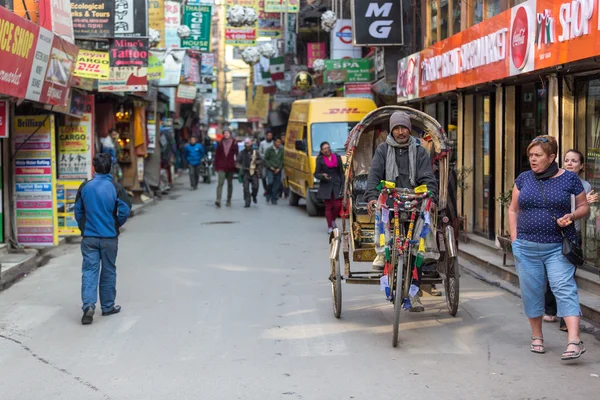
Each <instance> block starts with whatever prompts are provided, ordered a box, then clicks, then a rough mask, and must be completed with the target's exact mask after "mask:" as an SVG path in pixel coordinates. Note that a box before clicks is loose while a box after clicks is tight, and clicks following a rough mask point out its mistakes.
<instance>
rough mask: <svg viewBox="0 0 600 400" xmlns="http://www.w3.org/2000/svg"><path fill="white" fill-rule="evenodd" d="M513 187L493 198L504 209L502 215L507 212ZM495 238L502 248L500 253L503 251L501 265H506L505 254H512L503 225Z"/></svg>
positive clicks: (510, 242)
mask: <svg viewBox="0 0 600 400" xmlns="http://www.w3.org/2000/svg"><path fill="white" fill-rule="evenodd" d="M513 187H514V184H513V186H512V187H511V188H510V190H508V191H506V192H503V193H500V194H499V195H498V197H496V198H495V199H494V200H496V201H497V202H498V203H499V204H500V207H502V209H503V210H504V215H506V214H507V211H508V206H509V205H510V202H511V201H512V191H513ZM497 238H498V243H499V244H500V249H502V253H504V255H503V257H502V265H506V256H507V255H508V254H512V241H511V240H510V232H507V231H505V230H504V227H502V228H501V229H500V234H499V235H498V236H497Z"/></svg>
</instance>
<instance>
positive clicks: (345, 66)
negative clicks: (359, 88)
mask: <svg viewBox="0 0 600 400" xmlns="http://www.w3.org/2000/svg"><path fill="white" fill-rule="evenodd" d="M372 80H373V63H372V60H371V59H368V58H351V59H342V60H325V83H344V82H371V81H372Z"/></svg>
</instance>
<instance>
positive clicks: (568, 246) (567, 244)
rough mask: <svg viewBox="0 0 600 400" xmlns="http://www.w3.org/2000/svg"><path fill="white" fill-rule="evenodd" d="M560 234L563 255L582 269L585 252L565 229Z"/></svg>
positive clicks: (545, 202) (542, 190)
mask: <svg viewBox="0 0 600 400" xmlns="http://www.w3.org/2000/svg"><path fill="white" fill-rule="evenodd" d="M537 182H538V184H539V185H540V191H541V192H542V198H543V199H544V204H545V205H546V210H548V213H549V214H550V217H552V220H553V221H554V222H556V217H555V216H554V215H552V213H551V212H550V209H549V208H548V202H547V201H546V195H545V194H544V189H543V188H542V183H541V182H540V181H539V180H538V181H537ZM560 234H561V236H562V253H563V256H565V257H566V259H567V260H569V262H570V263H571V264H573V265H575V266H576V267H581V266H582V265H583V262H584V259H583V250H582V249H581V247H579V246H578V245H577V243H573V242H572V241H571V239H569V238H568V237H567V235H565V231H564V230H563V228H560Z"/></svg>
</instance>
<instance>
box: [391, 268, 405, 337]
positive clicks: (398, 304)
mask: <svg viewBox="0 0 600 400" xmlns="http://www.w3.org/2000/svg"><path fill="white" fill-rule="evenodd" d="M403 261H404V258H403V257H402V256H401V257H400V260H399V262H398V259H397V258H395V259H392V262H394V264H392V265H396V268H395V272H394V274H395V275H396V282H395V284H396V293H394V325H393V332H394V333H393V336H392V346H393V347H397V346H398V335H399V330H400V313H401V312H402V274H403V270H404V263H403ZM395 262H397V263H395Z"/></svg>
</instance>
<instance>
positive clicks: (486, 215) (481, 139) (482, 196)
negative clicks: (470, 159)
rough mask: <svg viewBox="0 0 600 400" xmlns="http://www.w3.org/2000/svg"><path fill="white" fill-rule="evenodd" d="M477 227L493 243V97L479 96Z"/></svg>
mask: <svg viewBox="0 0 600 400" xmlns="http://www.w3.org/2000/svg"><path fill="white" fill-rule="evenodd" d="M474 133H475V135H474V136H475V158H474V160H475V161H474V167H475V168H474V174H475V175H474V179H475V191H474V192H473V193H474V194H473V195H474V196H475V201H474V205H475V224H474V231H475V233H478V234H480V235H482V236H484V237H486V238H489V239H491V238H492V235H493V233H494V227H493V223H494V211H493V210H494V207H493V196H494V195H493V194H494V174H493V165H494V164H493V157H494V153H493V148H492V146H493V144H494V108H493V97H492V95H490V94H483V95H477V96H475V132H474Z"/></svg>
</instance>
